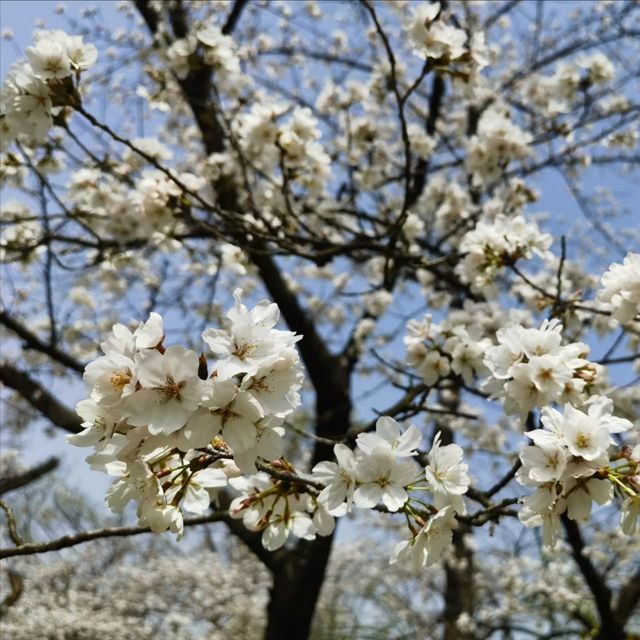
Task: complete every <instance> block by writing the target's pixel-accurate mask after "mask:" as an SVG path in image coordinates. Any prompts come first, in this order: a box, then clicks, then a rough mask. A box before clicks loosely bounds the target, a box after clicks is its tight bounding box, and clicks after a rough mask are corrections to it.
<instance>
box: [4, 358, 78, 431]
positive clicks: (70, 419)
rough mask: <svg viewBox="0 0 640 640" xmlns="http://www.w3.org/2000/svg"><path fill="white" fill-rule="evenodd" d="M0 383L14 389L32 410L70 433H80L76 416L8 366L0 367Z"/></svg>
mask: <svg viewBox="0 0 640 640" xmlns="http://www.w3.org/2000/svg"><path fill="white" fill-rule="evenodd" d="M0 382H2V383H3V384H5V385H7V387H9V388H10V389H15V390H16V391H17V392H18V393H19V394H20V395H21V396H22V397H23V398H24V399H25V400H26V401H27V402H28V403H29V404H30V405H31V406H32V407H33V408H34V409H37V410H38V411H39V412H40V413H42V415H44V416H46V417H47V418H48V419H49V420H51V422H53V424H55V425H56V426H57V427H60V428H61V429H64V430H65V431H69V432H70V433H78V432H79V431H82V425H81V422H82V421H81V420H80V418H79V417H78V414H77V413H76V412H75V411H73V410H71V409H69V408H68V407H66V406H65V405H63V404H62V403H61V402H59V401H58V400H57V399H56V398H55V397H54V396H53V395H52V394H51V393H49V392H48V391H47V390H46V389H45V388H44V387H43V386H42V385H41V384H40V383H39V382H36V381H35V380H34V379H33V378H31V377H30V376H29V375H27V374H26V373H24V372H23V371H20V370H19V369H16V368H15V367H13V366H12V365H10V364H1V365H0Z"/></svg>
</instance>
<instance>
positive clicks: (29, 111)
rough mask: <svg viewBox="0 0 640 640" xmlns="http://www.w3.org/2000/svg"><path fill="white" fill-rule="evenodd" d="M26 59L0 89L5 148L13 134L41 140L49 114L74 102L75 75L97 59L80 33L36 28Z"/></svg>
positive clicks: (0, 127)
mask: <svg viewBox="0 0 640 640" xmlns="http://www.w3.org/2000/svg"><path fill="white" fill-rule="evenodd" d="M26 55H27V61H23V62H19V63H17V64H15V65H14V66H13V67H12V68H11V70H10V71H9V73H8V74H7V76H6V78H5V82H4V84H3V85H2V90H1V92H0V115H1V117H0V132H1V133H2V136H0V138H1V139H2V148H3V149H4V148H5V147H6V146H8V145H9V144H10V143H12V142H13V141H14V140H16V139H17V138H20V139H24V140H25V141H26V142H28V143H30V144H35V143H39V142H43V141H44V140H46V138H47V134H48V132H49V129H50V128H51V127H52V126H53V120H54V117H55V116H57V115H58V114H59V113H60V112H61V110H62V108H63V107H65V106H73V105H74V101H75V100H79V97H78V95H77V87H76V85H74V82H73V79H74V78H75V79H76V82H77V81H78V79H79V77H80V74H81V73H82V72H83V71H85V70H87V69H89V68H91V67H92V66H93V65H94V64H95V63H96V60H97V58H98V52H97V49H96V48H95V47H94V46H93V45H92V44H85V43H84V42H83V39H82V36H71V35H69V34H67V33H65V32H64V31H60V30H55V31H38V32H36V34H35V42H34V45H33V46H32V47H28V48H27V50H26Z"/></svg>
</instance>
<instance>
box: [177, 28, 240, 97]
mask: <svg viewBox="0 0 640 640" xmlns="http://www.w3.org/2000/svg"><path fill="white" fill-rule="evenodd" d="M199 46H200V47H201V48H202V62H204V64H206V65H207V66H209V67H211V69H212V70H213V71H214V72H215V74H216V83H218V85H219V86H220V88H221V89H222V90H223V91H224V92H225V93H235V92H237V91H238V90H239V89H240V87H241V86H242V80H243V79H244V77H243V76H242V74H241V70H240V60H239V58H238V54H237V51H236V46H235V43H234V41H233V38H231V37H229V36H226V35H224V34H223V33H222V31H221V29H220V28H219V27H218V26H217V25H215V24H209V25H207V26H206V27H202V28H200V29H198V30H197V31H195V33H190V34H189V35H188V36H187V37H186V38H180V39H178V40H174V41H173V42H172V44H171V46H169V48H168V49H167V54H166V55H167V59H168V61H169V65H170V66H171V68H172V69H173V72H174V73H175V74H176V76H177V77H178V78H180V79H184V78H186V77H187V75H188V74H189V71H190V70H191V68H192V63H194V62H195V60H194V54H195V52H196V50H197V49H198V47H199ZM193 66H194V67H195V64H194V65H193Z"/></svg>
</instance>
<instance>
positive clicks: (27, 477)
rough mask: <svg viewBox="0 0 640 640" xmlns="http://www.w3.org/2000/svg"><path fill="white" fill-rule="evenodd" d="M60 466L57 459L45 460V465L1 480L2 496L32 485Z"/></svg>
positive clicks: (0, 493)
mask: <svg viewBox="0 0 640 640" xmlns="http://www.w3.org/2000/svg"><path fill="white" fill-rule="evenodd" d="M58 464H59V460H58V459H57V458H49V459H48V460H45V461H44V462H43V463H41V464H39V465H37V466H35V467H31V469H27V470H26V471H23V472H22V473H18V474H16V475H15V476H7V477H6V478H1V479H0V496H1V495H3V494H5V493H8V492H9V491H13V490H14V489H19V488H20V487H24V486H25V485H27V484H30V483H32V482H34V481H35V480H37V479H38V478H41V477H42V476H44V475H46V474H47V473H50V472H51V471H53V470H54V469H55V468H56V467H57V466H58Z"/></svg>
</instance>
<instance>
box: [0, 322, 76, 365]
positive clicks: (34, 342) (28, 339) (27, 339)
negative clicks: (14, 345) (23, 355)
mask: <svg viewBox="0 0 640 640" xmlns="http://www.w3.org/2000/svg"><path fill="white" fill-rule="evenodd" d="M0 323H2V324H3V325H4V326H5V327H7V329H10V330H11V331H13V332H14V333H16V334H17V335H18V336H19V337H20V338H22V340H23V342H24V347H25V348H27V349H33V350H34V351H40V353H44V354H46V355H48V356H49V357H50V358H52V359H53V360H55V361H56V362H59V363H60V364H62V365H64V366H65V367H67V368H69V369H73V371H76V372H77V373H82V372H83V371H84V367H85V365H84V364H83V363H82V362H80V361H79V360H76V359H75V358H74V357H72V356H70V355H69V354H68V353H65V352H64V351H61V350H60V349H58V348H57V347H56V346H54V345H51V344H47V343H46V342H44V341H43V340H41V339H40V338H39V337H38V336H37V335H36V334H35V333H33V332H31V331H30V330H29V329H27V327H25V326H24V325H23V324H22V323H21V322H20V321H19V320H16V319H15V318H14V317H13V316H11V315H10V314H8V313H7V312H6V311H5V310H4V309H1V310H0Z"/></svg>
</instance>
